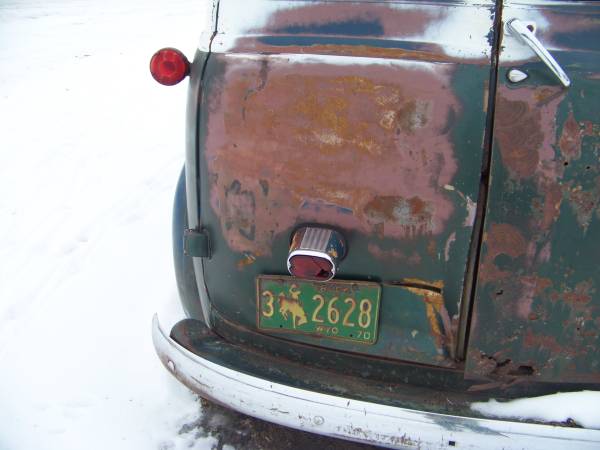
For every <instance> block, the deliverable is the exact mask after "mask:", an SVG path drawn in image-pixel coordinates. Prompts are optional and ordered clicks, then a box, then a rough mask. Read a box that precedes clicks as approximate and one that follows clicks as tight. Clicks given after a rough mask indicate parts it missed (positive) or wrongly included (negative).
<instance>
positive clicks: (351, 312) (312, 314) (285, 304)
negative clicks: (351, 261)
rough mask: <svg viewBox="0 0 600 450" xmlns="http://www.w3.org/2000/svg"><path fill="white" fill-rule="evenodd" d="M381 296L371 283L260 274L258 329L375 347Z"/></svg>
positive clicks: (258, 279) (257, 292) (257, 291)
mask: <svg viewBox="0 0 600 450" xmlns="http://www.w3.org/2000/svg"><path fill="white" fill-rule="evenodd" d="M380 296H381V287H380V286H379V284H377V283H372V282H366V281H345V280H342V281H339V280H336V281H328V282H326V283H322V282H312V281H305V280H300V279H298V278H293V277H287V276H275V275H261V276H259V277H257V279H256V298H257V301H256V304H257V322H258V328H260V329H263V330H271V331H286V332H290V331H291V332H296V333H303V334H311V335H318V336H320V337H328V338H334V339H345V340H350V341H353V342H361V343H363V344H374V343H375V342H376V341H377V324H378V319H379V303H380V302H379V299H380Z"/></svg>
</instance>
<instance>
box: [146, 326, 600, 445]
mask: <svg viewBox="0 0 600 450" xmlns="http://www.w3.org/2000/svg"><path fill="white" fill-rule="evenodd" d="M152 339H153V342H154V347H155V349H156V352H157V354H158V356H159V358H160V360H161V361H162V363H163V364H164V366H165V367H166V368H167V369H168V370H169V371H170V372H171V373H172V374H173V375H174V376H175V377H176V378H177V379H178V380H179V381H181V382H182V383H183V384H185V385H186V386H188V387H189V388H190V389H191V390H193V391H194V392H196V393H197V394H199V395H200V396H202V397H205V398H208V399H210V400H213V401H215V402H217V403H220V404H222V405H224V406H226V407H229V408H232V409H234V410H236V411H239V412H241V413H244V414H248V415H250V416H254V417H257V418H259V419H263V420H267V421H270V422H275V423H278V424H280V425H285V426H288V427H292V428H297V429H300V430H304V431H309V432H313V433H319V434H323V435H327V436H333V437H337V438H342V439H348V440H352V441H358V442H364V443H370V444H376V445H382V446H386V447H390V448H398V449H413V448H417V449H429V448H436V449H443V448H462V449H465V448H472V449H523V448H527V449H543V450H550V449H563V448H566V447H567V446H569V447H571V448H578V449H592V448H594V449H597V448H599V446H600V431H597V430H588V429H582V428H565V427H558V426H551V425H540V424H531V423H521V422H513V421H504V420H489V419H479V418H473V417H461V416H452V415H445V414H435V413H429V412H423V411H418V410H411V409H405V408H397V407H392V406H387V405H380V404H377V403H370V402H364V401H358V400H353V399H349V398H344V397H337V396H333V395H328V394H321V393H319V392H314V391H309V390H305V389H298V388H294V387H290V386H286V385H283V384H279V383H274V382H270V381H269V380H265V379H262V378H257V377H254V376H251V375H247V374H245V373H242V372H238V371H235V370H232V369H230V368H227V367H224V366H221V365H218V364H215V363H213V362H211V361H209V360H208V359H205V358H202V357H200V356H198V355H196V354H194V353H192V352H190V351H188V350H186V349H185V348H183V347H182V346H181V345H179V344H178V343H177V342H175V341H174V340H173V339H171V338H170V337H169V336H168V335H167V334H165V332H164V331H163V330H162V328H161V327H160V323H159V320H158V316H156V315H155V316H154V318H153V321H152Z"/></svg>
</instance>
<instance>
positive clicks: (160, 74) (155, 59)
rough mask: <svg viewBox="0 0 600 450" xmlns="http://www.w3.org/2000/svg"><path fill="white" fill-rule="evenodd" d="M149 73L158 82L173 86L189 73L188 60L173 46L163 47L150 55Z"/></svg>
mask: <svg viewBox="0 0 600 450" xmlns="http://www.w3.org/2000/svg"><path fill="white" fill-rule="evenodd" d="M150 73H151V74H152V77H153V78H154V79H155V80H156V81H158V82H159V83H160V84H164V85H165V86H173V85H175V84H177V83H179V82H180V81H181V80H183V79H184V78H185V77H187V76H188V74H189V73H190V62H189V61H188V60H187V58H186V57H185V55H184V54H183V53H181V52H180V51H179V50H177V49H175V48H163V49H160V50H159V51H157V52H156V53H155V54H154V55H152V59H150Z"/></svg>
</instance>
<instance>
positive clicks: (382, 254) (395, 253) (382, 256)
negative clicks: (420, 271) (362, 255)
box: [367, 243, 422, 266]
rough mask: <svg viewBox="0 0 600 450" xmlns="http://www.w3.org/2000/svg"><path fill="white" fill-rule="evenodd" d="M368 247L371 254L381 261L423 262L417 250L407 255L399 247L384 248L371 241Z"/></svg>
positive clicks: (414, 263) (415, 263) (417, 263)
mask: <svg viewBox="0 0 600 450" xmlns="http://www.w3.org/2000/svg"><path fill="white" fill-rule="evenodd" d="M367 249H368V251H369V253H370V254H371V255H373V256H374V257H375V258H377V259H379V260H381V261H390V260H395V261H405V262H407V263H409V264H410V265H413V266H417V265H419V264H421V261H422V257H421V255H420V254H419V253H417V252H416V251H415V252H413V253H411V254H410V255H407V254H406V253H404V252H403V251H402V250H399V249H397V248H392V249H387V248H386V249H384V248H382V247H381V246H379V245H377V244H374V243H369V245H368V247H367Z"/></svg>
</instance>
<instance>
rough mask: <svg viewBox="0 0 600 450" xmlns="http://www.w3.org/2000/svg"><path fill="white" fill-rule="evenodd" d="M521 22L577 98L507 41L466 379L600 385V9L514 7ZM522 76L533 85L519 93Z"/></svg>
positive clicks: (508, 10) (507, 14)
mask: <svg viewBox="0 0 600 450" xmlns="http://www.w3.org/2000/svg"><path fill="white" fill-rule="evenodd" d="M512 17H519V18H522V19H523V20H529V21H531V22H532V23H533V25H532V27H535V31H536V34H537V37H538V38H539V39H540V41H542V42H544V43H545V44H546V45H547V46H548V48H550V49H551V51H552V53H553V55H554V56H555V57H556V59H557V60H558V62H559V63H560V64H561V65H562V66H563V68H564V69H565V70H566V72H567V73H568V75H569V77H570V78H571V86H570V87H569V88H568V89H566V88H564V87H562V86H561V85H560V84H559V83H558V80H557V79H556V78H555V77H553V75H552V73H551V72H550V71H549V70H548V68H547V67H546V66H545V65H544V64H542V63H541V62H539V60H538V59H537V58H535V57H534V55H533V54H531V53H529V54H527V52H526V51H525V50H523V48H521V47H520V46H519V43H518V42H517V41H516V40H515V39H513V38H511V37H510V36H506V35H505V37H504V41H503V43H502V45H503V47H502V48H503V50H502V53H501V54H500V75H499V80H501V81H500V82H499V85H498V90H497V96H496V112H495V124H494V140H495V143H494V146H493V154H492V156H493V159H492V170H491V185H490V197H489V201H488V205H487V213H486V220H485V228H484V239H483V247H482V255H481V260H480V271H479V277H478V288H477V295H476V299H475V303H474V312H473V318H472V328H471V336H470V341H469V348H468V358H467V367H466V375H467V376H470V377H476V378H479V379H483V380H488V381H491V380H501V381H502V382H503V383H514V382H519V381H523V380H526V379H529V380H539V381H570V382H595V383H597V382H600V353H598V349H597V346H598V336H599V334H600V292H599V289H600V285H598V283H599V281H600V264H598V263H599V262H600V261H599V256H600V203H599V202H600V163H599V159H600V112H599V109H598V98H599V97H600V86H599V84H598V81H597V79H598V74H599V73H600V58H599V56H600V54H599V51H598V46H597V43H598V37H599V36H600V5H599V4H598V3H597V2H587V4H585V6H584V5H583V4H581V3H577V2H564V3H563V2H525V1H523V2H518V3H516V2H514V3H513V2H510V4H506V2H505V7H504V11H503V20H504V21H507V20H509V19H510V18H512ZM584 36H585V37H584ZM594 36H595V38H594ZM590 43H593V44H594V47H592V48H590V47H589V44H590ZM515 67H516V68H519V69H520V70H523V71H524V72H525V73H527V74H528V78H527V79H526V80H524V81H522V82H519V83H511V82H510V81H509V80H508V79H507V78H506V73H507V71H508V70H511V69H513V68H515Z"/></svg>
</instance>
